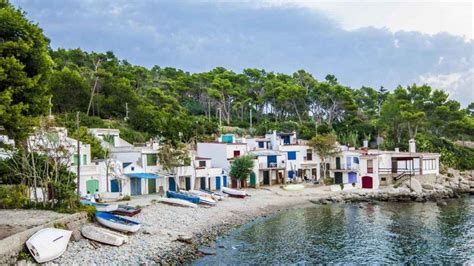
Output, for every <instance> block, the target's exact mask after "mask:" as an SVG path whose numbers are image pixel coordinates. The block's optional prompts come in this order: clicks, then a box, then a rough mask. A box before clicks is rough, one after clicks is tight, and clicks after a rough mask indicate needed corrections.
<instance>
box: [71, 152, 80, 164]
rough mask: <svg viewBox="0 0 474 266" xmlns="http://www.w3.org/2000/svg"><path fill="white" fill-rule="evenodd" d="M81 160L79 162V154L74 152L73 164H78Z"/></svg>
mask: <svg viewBox="0 0 474 266" xmlns="http://www.w3.org/2000/svg"><path fill="white" fill-rule="evenodd" d="M79 163H80V162H79V155H77V154H74V155H73V156H72V165H78V164H79Z"/></svg>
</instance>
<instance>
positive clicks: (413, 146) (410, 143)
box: [408, 139, 416, 153]
mask: <svg viewBox="0 0 474 266" xmlns="http://www.w3.org/2000/svg"><path fill="white" fill-rule="evenodd" d="M408 151H409V152H413V153H415V152H416V141H415V140H414V139H410V140H409V141H408Z"/></svg>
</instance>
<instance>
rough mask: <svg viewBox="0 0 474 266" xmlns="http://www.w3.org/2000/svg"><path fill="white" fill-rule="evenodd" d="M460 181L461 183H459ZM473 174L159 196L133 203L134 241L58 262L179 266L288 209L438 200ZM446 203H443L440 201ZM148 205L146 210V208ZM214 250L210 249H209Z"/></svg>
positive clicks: (84, 249)
mask: <svg viewBox="0 0 474 266" xmlns="http://www.w3.org/2000/svg"><path fill="white" fill-rule="evenodd" d="M459 180H461V179H459ZM473 182H474V177H473V176H472V175H469V176H468V177H467V178H466V179H463V181H462V182H459V183H453V182H445V183H443V184H438V185H434V186H432V185H429V186H428V185H423V188H420V191H419V192H415V191H413V190H410V189H408V188H407V186H401V187H399V188H393V187H388V188H385V189H380V190H363V189H353V190H350V191H331V190H330V189H329V187H327V186H322V187H317V186H312V185H309V186H307V187H306V188H304V189H303V190H300V191H285V190H283V189H282V188H280V187H278V186H273V187H266V188H263V189H248V190H247V193H248V195H249V196H248V197H246V198H244V199H240V198H230V197H228V198H226V199H224V200H222V201H219V203H218V204H217V206H214V207H207V206H202V205H200V206H199V207H198V208H185V207H177V206H170V205H166V204H163V203H159V202H158V199H159V196H153V197H155V198H153V197H148V198H146V200H143V199H142V200H138V201H135V202H130V204H131V205H134V204H135V205H137V204H140V205H141V204H143V205H141V206H144V207H143V208H142V212H141V213H140V214H138V215H137V216H135V217H133V219H135V220H137V221H139V222H140V223H142V227H141V229H140V230H139V231H138V232H137V233H135V234H130V235H129V241H128V242H127V243H126V244H124V245H122V246H120V247H113V246H107V245H101V244H95V243H92V242H90V241H89V240H87V239H79V240H78V241H71V242H70V243H69V245H68V248H67V251H66V252H65V253H64V254H63V256H61V257H60V258H59V259H57V260H55V261H54V263H59V264H68V265H69V264H73V265H78V264H81V265H84V264H87V265H89V264H156V263H160V264H176V263H189V262H192V261H193V260H194V259H197V258H198V257H199V256H201V255H203V254H204V253H207V252H213V249H214V248H215V247H214V246H213V245H214V242H213V241H214V240H215V239H216V238H217V237H218V236H219V235H222V234H224V233H226V232H228V231H229V230H231V229H233V228H235V227H236V226H239V225H242V224H245V223H247V222H250V221H251V220H253V219H255V218H258V217H262V216H265V215H269V214H273V213H275V212H278V211H281V210H286V209H289V208H304V207H307V206H309V205H311V204H314V203H316V204H330V203H338V202H354V201H439V200H441V201H442V200H444V199H448V198H453V197H457V196H458V194H457V193H458V192H460V193H466V192H469V189H470V186H472V185H474V183H473ZM441 203H443V202H441ZM145 205H146V206H145ZM207 247H209V248H207Z"/></svg>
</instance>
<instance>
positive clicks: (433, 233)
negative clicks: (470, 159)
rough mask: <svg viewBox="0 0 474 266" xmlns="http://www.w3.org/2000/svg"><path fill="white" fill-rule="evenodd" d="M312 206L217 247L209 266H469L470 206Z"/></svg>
mask: <svg viewBox="0 0 474 266" xmlns="http://www.w3.org/2000/svg"><path fill="white" fill-rule="evenodd" d="M447 203H448V204H447V206H437V205H436V204H435V203H389V202H383V203H375V204H371V203H359V204H335V205H315V206H314V207H309V208H305V209H294V210H289V211H284V212H280V213H278V214H276V215H273V216H270V217H267V218H261V219H258V220H256V221H254V222H252V223H249V224H247V225H244V226H241V227H239V228H237V229H235V230H233V231H232V232H231V233H230V234H228V235H226V236H224V237H221V238H219V239H218V240H217V241H216V251H217V254H216V255H213V256H205V257H203V258H201V259H199V260H197V261H195V262H194V264H196V265H203V264H204V265H209V264H239V263H245V264H275V263H283V264H313V263H329V264H332V263H341V264H345V263H358V264H360V263H375V264H393V263H416V264H419V263H428V264H432V263H435V264H447V263H467V264H474V198H473V197H465V198H462V199H456V200H449V201H448V202H447Z"/></svg>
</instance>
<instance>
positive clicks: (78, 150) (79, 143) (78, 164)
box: [76, 112, 81, 197]
mask: <svg viewBox="0 0 474 266" xmlns="http://www.w3.org/2000/svg"><path fill="white" fill-rule="evenodd" d="M76 126H77V157H78V158H77V195H78V196H79V197H81V142H80V141H79V138H80V132H79V112H77V114H76Z"/></svg>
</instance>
